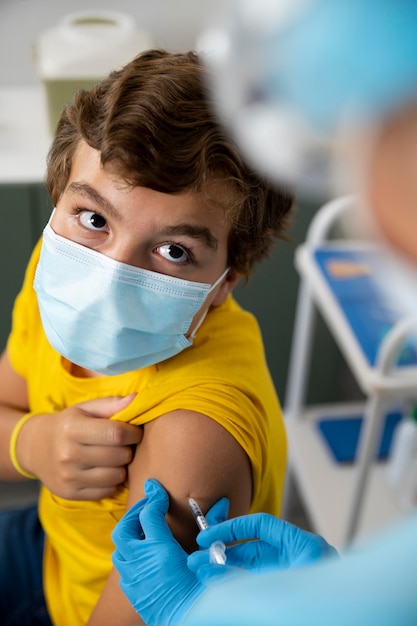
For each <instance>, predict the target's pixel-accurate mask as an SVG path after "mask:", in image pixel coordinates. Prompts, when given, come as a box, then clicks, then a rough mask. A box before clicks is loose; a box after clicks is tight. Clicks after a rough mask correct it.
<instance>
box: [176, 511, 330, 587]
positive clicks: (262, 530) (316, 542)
mask: <svg viewBox="0 0 417 626" xmlns="http://www.w3.org/2000/svg"><path fill="white" fill-rule="evenodd" d="M256 538H258V539H256ZM247 539H249V540H250V541H245V542H244V543H239V544H237V545H234V546H229V547H227V550H226V555H227V566H228V567H226V568H224V567H223V566H219V565H210V564H209V562H208V557H207V552H206V551H199V552H194V553H193V554H191V555H190V556H189V557H188V566H189V567H190V569H191V570H192V571H194V572H196V574H197V575H198V577H199V579H200V580H201V581H202V582H203V581H204V580H206V579H207V578H213V577H214V576H221V575H222V574H225V573H227V574H229V575H230V573H231V572H230V571H229V572H227V570H228V569H229V567H230V566H232V567H240V568H244V569H248V570H250V572H251V573H264V572H267V571H271V570H280V569H288V568H294V567H301V566H304V565H309V564H311V563H314V562H316V561H318V560H319V559H321V558H322V557H324V556H331V555H333V556H334V555H337V551H336V550H335V548H333V547H332V546H330V545H329V544H328V543H327V541H325V540H324V539H323V538H322V537H320V536H319V535H315V534H313V533H310V532H308V531H305V530H301V528H298V527H297V526H293V525H292V524H289V523H288V522H285V521H284V520H281V519H279V518H277V517H274V516H273V515H269V514H267V513H255V514H253V515H245V516H242V517H236V518H234V519H230V520H227V521H225V522H223V523H220V524H218V525H217V526H211V527H210V528H207V529H206V530H203V531H201V532H200V533H199V535H198V536H197V542H198V544H199V545H200V546H201V547H203V548H208V547H209V546H210V545H211V544H212V543H213V541H223V543H225V544H228V543H229V542H234V541H241V540H247Z"/></svg>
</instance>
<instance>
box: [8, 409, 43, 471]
mask: <svg viewBox="0 0 417 626" xmlns="http://www.w3.org/2000/svg"><path fill="white" fill-rule="evenodd" d="M34 415H37V413H26V415H23V417H21V418H20V420H19V421H18V422H17V424H16V426H15V427H14V429H13V432H12V435H11V437H10V445H9V453H10V460H11V462H12V465H13V467H14V468H15V470H16V471H17V472H19V474H21V475H22V476H25V477H26V478H32V479H35V478H37V476H35V474H30V473H29V472H27V471H26V470H24V469H23V467H22V466H21V465H20V463H19V461H18V460H17V454H16V448H17V439H18V437H19V435H20V431H21V430H22V428H23V426H24V425H25V424H26V422H27V421H28V420H30V418H31V417H33V416H34Z"/></svg>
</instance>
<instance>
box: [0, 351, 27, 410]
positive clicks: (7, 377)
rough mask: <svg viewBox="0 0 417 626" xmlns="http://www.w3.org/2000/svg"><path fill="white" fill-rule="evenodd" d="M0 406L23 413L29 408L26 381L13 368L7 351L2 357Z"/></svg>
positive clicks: (0, 364) (0, 363) (0, 358)
mask: <svg viewBox="0 0 417 626" xmlns="http://www.w3.org/2000/svg"><path fill="white" fill-rule="evenodd" d="M0 405H4V406H8V407H13V408H16V409H22V410H23V411H26V410H27V409H28V407H29V401H28V392H27V384H26V380H25V379H24V378H22V377H21V376H19V374H17V373H16V372H15V370H14V369H13V368H12V366H11V363H10V359H9V356H8V354H7V350H4V352H3V353H2V355H1V356H0Z"/></svg>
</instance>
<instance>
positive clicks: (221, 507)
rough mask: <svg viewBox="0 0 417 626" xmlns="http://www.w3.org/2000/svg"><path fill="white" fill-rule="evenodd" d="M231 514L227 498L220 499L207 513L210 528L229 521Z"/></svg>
mask: <svg viewBox="0 0 417 626" xmlns="http://www.w3.org/2000/svg"><path fill="white" fill-rule="evenodd" d="M228 514H229V500H228V499H227V498H220V500H218V501H217V502H216V503H215V504H213V506H212V507H211V509H209V510H208V511H207V514H206V520H207V523H208V525H209V526H214V525H215V524H220V522H224V521H225V520H226V519H227V516H228Z"/></svg>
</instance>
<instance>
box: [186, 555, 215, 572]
mask: <svg viewBox="0 0 417 626" xmlns="http://www.w3.org/2000/svg"><path fill="white" fill-rule="evenodd" d="M187 565H188V567H189V568H190V570H191V571H192V572H195V573H197V571H198V570H199V569H200V568H201V567H203V566H204V565H210V552H209V550H196V551H195V552H192V553H191V554H189V555H188V558H187Z"/></svg>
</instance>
